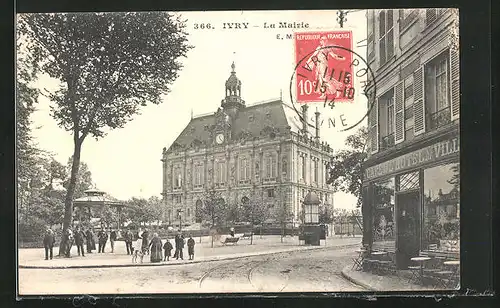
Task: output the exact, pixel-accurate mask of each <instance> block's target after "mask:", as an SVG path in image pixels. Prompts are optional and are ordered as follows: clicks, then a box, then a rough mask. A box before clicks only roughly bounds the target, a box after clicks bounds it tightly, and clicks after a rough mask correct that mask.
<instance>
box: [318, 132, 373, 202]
mask: <svg viewBox="0 0 500 308" xmlns="http://www.w3.org/2000/svg"><path fill="white" fill-rule="evenodd" d="M367 138H368V131H367V130H366V128H365V127H362V128H360V129H359V130H358V131H357V132H356V133H354V134H353V135H350V136H348V137H347V138H346V141H345V144H346V146H348V149H346V150H342V151H340V152H338V153H336V154H335V155H334V156H333V158H332V160H331V162H330V164H329V166H328V180H327V184H332V185H333V188H334V190H335V191H339V190H340V191H342V192H345V193H351V194H353V195H354V196H356V197H357V198H358V200H357V206H358V207H359V206H361V204H362V193H361V191H362V180H363V170H362V164H363V162H364V161H365V160H366V158H367V153H366V145H367V141H368V140H367Z"/></svg>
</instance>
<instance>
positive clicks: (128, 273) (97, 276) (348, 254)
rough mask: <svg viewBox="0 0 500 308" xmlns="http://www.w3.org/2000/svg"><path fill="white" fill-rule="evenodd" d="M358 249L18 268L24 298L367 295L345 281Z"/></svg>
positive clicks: (20, 287) (21, 292)
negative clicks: (190, 261)
mask: <svg viewBox="0 0 500 308" xmlns="http://www.w3.org/2000/svg"><path fill="white" fill-rule="evenodd" d="M355 249H356V248H354V247H352V248H342V249H339V248H334V247H332V248H326V249H320V250H305V251H293V252H283V253H278V254H272V255H264V256H253V257H245V258H240V259H235V260H225V261H213V262H201V263H193V264H179V265H170V266H159V267H156V266H153V267H149V266H148V267H121V268H81V269H77V268H73V269H23V268H21V269H19V293H20V295H31V294H119V293H122V294H123V293H207V292H212V293H215V292H219V293H224V292H346V291H347V292H348V291H362V290H363V289H362V288H361V287H358V286H356V285H354V284H352V283H351V282H349V281H348V280H346V279H344V278H343V277H342V276H341V270H342V268H343V267H344V266H346V265H349V264H351V262H352V260H351V258H352V256H353V255H354V250H355Z"/></svg>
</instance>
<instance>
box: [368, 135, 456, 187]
mask: <svg viewBox="0 0 500 308" xmlns="http://www.w3.org/2000/svg"><path fill="white" fill-rule="evenodd" d="M459 151H460V140H459V138H458V137H455V138H453V139H451V140H446V141H441V142H438V143H436V144H433V145H430V146H427V147H425V148H422V149H419V150H416V151H414V152H411V153H408V154H405V155H402V156H399V157H396V158H394V159H391V160H388V161H386V162H383V163H380V164H378V165H375V166H372V167H369V168H366V170H365V175H364V177H365V180H370V179H374V178H377V177H380V176H384V175H387V174H391V173H396V172H399V171H402V170H405V169H409V168H413V167H416V166H419V165H422V164H425V163H428V162H432V161H435V160H438V159H441V158H444V157H446V156H449V155H452V154H454V153H458V152H459Z"/></svg>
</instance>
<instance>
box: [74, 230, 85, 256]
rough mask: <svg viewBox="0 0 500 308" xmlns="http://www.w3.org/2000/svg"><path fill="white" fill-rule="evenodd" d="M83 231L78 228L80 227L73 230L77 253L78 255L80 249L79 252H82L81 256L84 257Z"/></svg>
mask: <svg viewBox="0 0 500 308" xmlns="http://www.w3.org/2000/svg"><path fill="white" fill-rule="evenodd" d="M85 239H86V237H85V233H83V231H82V230H80V228H78V229H76V232H75V244H76V248H77V249H78V255H80V251H81V254H82V257H85V251H84V250H83V243H84V242H85Z"/></svg>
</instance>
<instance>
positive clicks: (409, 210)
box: [396, 190, 420, 269]
mask: <svg viewBox="0 0 500 308" xmlns="http://www.w3.org/2000/svg"><path fill="white" fill-rule="evenodd" d="M396 208H397V213H396V226H397V239H396V240H397V247H396V264H397V267H398V268H399V269H406V268H408V265H410V258H412V257H416V256H418V252H419V249H420V247H419V246H420V245H419V244H420V241H419V230H420V193H419V191H418V190H413V191H406V192H402V193H397V194H396Z"/></svg>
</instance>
